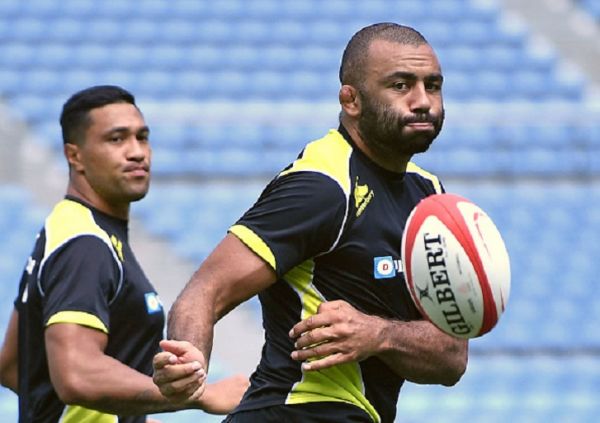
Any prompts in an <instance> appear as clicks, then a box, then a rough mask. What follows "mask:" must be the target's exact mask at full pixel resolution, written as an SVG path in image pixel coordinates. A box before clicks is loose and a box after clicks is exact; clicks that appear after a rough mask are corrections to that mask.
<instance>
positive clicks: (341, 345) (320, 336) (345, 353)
mask: <svg viewBox="0 0 600 423" xmlns="http://www.w3.org/2000/svg"><path fill="white" fill-rule="evenodd" d="M382 321H383V319H381V318H379V317H376V316H370V315H367V314H364V313H361V312H360V311H358V310H357V309H355V308H354V307H353V306H351V305H350V304H348V303H347V302H346V301H342V300H337V301H330V302H325V303H322V304H321V305H320V306H319V308H318V310H317V314H314V315H313V316H310V317H308V318H306V319H304V320H302V321H301V322H299V323H297V324H296V325H295V326H294V327H293V328H292V330H291V331H290V333H289V335H290V337H291V338H293V339H295V341H296V342H295V347H296V350H295V351H293V352H292V355H291V357H292V359H294V360H297V361H302V362H303V363H302V369H303V370H306V371H308V370H321V369H325V368H328V367H332V366H335V365H338V364H342V363H348V362H352V361H361V360H364V359H365V358H367V357H369V356H371V355H373V354H374V353H375V352H376V351H377V350H378V347H379V345H380V337H381V331H380V329H381V325H380V324H381V322H382Z"/></svg>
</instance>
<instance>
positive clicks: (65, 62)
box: [0, 39, 557, 80]
mask: <svg viewBox="0 0 600 423" xmlns="http://www.w3.org/2000/svg"><path fill="white" fill-rule="evenodd" d="M2 50H3V51H4V52H5V54H4V55H3V56H2V57H0V66H3V67H7V68H11V69H16V70H19V71H21V72H27V71H29V70H31V69H37V68H41V69H44V70H48V71H51V70H60V71H65V72H70V74H73V75H74V76H76V75H77V73H81V74H85V73H91V74H95V73H98V72H100V71H103V70H112V69H114V68H115V63H117V64H118V67H119V68H120V69H124V70H129V71H134V72H136V73H138V74H139V73H143V72H144V69H147V68H150V69H153V70H154V71H165V72H173V73H178V74H181V73H182V70H188V71H189V70H192V71H193V70H198V72H197V73H198V74H199V75H198V77H199V78H200V77H201V75H200V74H201V73H206V72H214V71H219V70H223V69H224V68H230V69H236V70H238V71H240V72H242V71H244V72H246V71H249V72H254V73H256V72H257V71H262V70H264V69H269V71H271V72H273V73H277V72H289V71H296V70H298V69H310V70H312V71H318V72H322V71H323V72H329V71H332V70H335V69H336V68H337V67H338V66H339V62H340V54H341V51H340V46H327V45H320V44H317V43H315V44H308V43H307V44H306V45H299V46H288V45H285V44H283V43H279V42H278V41H273V43H272V44H270V45H266V46H262V47H260V48H259V47H258V46H255V45H253V44H249V43H248V42H247V41H245V40H244V39H240V41H239V44H233V45H230V46H227V48H224V46H222V45H217V44H205V43H201V42H196V43H194V44H193V45H190V46H186V47H185V48H181V47H178V46H176V45H174V43H172V42H169V40H159V42H158V43H156V44H152V45H149V46H147V47H146V46H144V47H143V48H142V47H140V46H139V45H136V44H134V43H131V42H129V43H126V44H118V45H116V46H115V45H113V44H111V43H98V42H93V41H91V42H90V41H86V40H83V41H81V42H79V43H77V44H74V45H73V44H69V43H66V42H49V43H48V44H47V45H46V47H45V48H44V49H43V50H41V51H40V49H39V45H38V43H37V42H27V41H23V40H20V39H19V40H18V41H14V42H8V41H5V42H4V43H3V46H2ZM436 53H437V55H438V57H439V59H440V62H441V63H442V65H443V66H444V69H446V68H447V69H451V70H453V71H455V72H474V73H475V74H476V75H481V74H482V73H483V72H496V73H505V72H506V71H509V70H514V68H515V67H517V66H518V67H522V68H524V69H525V70H528V71H539V72H550V71H551V70H552V68H553V66H555V64H556V63H557V57H556V54H555V53H553V52H552V51H544V50H541V51H536V50H530V49H518V48H513V47H510V46H501V45H498V46H485V47H478V46H466V45H463V44H454V43H453V44H450V45H442V46H440V47H438V48H436ZM74 70H75V71H74ZM28 76H30V75H28ZM504 76H506V75H505V74H504ZM513 76H514V75H511V78H510V79H511V80H512V77H513Z"/></svg>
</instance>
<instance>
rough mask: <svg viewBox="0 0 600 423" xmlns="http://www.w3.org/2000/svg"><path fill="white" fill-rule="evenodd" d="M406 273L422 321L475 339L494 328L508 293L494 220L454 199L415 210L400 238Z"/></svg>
mask: <svg viewBox="0 0 600 423" xmlns="http://www.w3.org/2000/svg"><path fill="white" fill-rule="evenodd" d="M401 257H402V267H403V271H404V278H405V281H406V284H407V287H408V290H409V292H410V295H411V297H412V299H413V301H414V303H415V305H416V306H417V308H418V309H419V310H420V312H421V314H422V315H423V317H425V318H426V319H428V320H429V321H431V322H432V323H433V324H434V325H436V326H437V327H438V328H440V329H441V330H442V331H444V332H446V333H448V334H450V335H453V336H456V337H459V338H475V337H478V336H481V335H483V334H485V333H487V332H489V331H490V330H492V328H494V326H495V325H496V323H498V320H499V319H500V316H501V315H502V313H503V312H504V309H505V307H506V303H507V301H508V296H509V293H510V262H509V258H508V252H507V251H506V247H505V245H504V241H503V240H502V237H501V236H500V232H499V231H498V229H497V228H496V225H495V224H494V222H492V219H490V217H489V216H488V215H487V214H486V213H485V212H484V211H483V210H482V209H481V208H480V207H478V206H477V205H475V204H474V203H473V202H471V201H469V200H467V199H466V198H463V197H461V196H458V195H455V194H435V195H431V196H429V197H426V198H424V199H423V200H421V201H420V202H419V203H418V204H417V205H416V207H415V208H414V209H413V210H412V212H411V214H410V216H409V217H408V220H407V221H406V226H405V228H404V233H403V234H402V252H401Z"/></svg>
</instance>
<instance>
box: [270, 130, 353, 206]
mask: <svg viewBox="0 0 600 423" xmlns="http://www.w3.org/2000/svg"><path fill="white" fill-rule="evenodd" d="M351 153H352V147H351V146H350V144H348V142H347V141H346V140H345V139H344V137H343V136H342V134H340V133H339V132H338V131H336V130H335V129H331V130H330V131H329V132H328V133H327V135H325V136H324V137H323V138H320V139H318V140H316V141H313V142H311V143H309V144H307V145H306V147H305V148H304V154H303V155H302V157H300V158H299V159H297V160H296V161H295V162H294V163H293V164H292V166H291V167H290V168H289V169H287V170H284V171H283V172H281V173H280V176H284V175H287V174H289V173H293V172H301V171H311V172H318V173H323V174H325V175H327V176H329V177H330V178H331V179H333V180H334V181H336V182H337V183H338V185H339V186H340V187H341V188H342V190H343V191H344V193H345V194H346V195H348V194H349V192H350V172H349V167H350V154H351Z"/></svg>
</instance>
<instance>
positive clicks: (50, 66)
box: [0, 0, 600, 423]
mask: <svg viewBox="0 0 600 423" xmlns="http://www.w3.org/2000/svg"><path fill="white" fill-rule="evenodd" d="M379 21H394V22H398V23H402V24H407V25H411V26H414V27H415V28H416V29H418V30H420V31H421V32H422V33H423V34H424V35H425V37H426V38H427V39H428V40H429V41H430V43H431V44H432V45H433V46H434V48H435V49H436V51H437V53H438V55H439V58H440V61H441V64H442V67H443V71H444V76H445V82H444V95H445V102H446V109H447V110H446V111H447V113H446V124H445V128H444V130H443V131H442V134H441V135H440V137H439V138H438V140H437V141H436V142H435V143H434V145H433V147H432V148H431V150H430V151H429V152H428V153H426V154H424V155H419V156H416V157H415V158H414V160H415V162H416V163H417V164H419V165H421V166H422V167H424V168H426V169H427V170H429V171H431V172H433V173H435V174H437V175H438V176H440V177H441V179H442V180H443V181H444V184H445V186H446V189H447V191H450V192H455V193H458V194H461V195H463V196H466V197H467V198H470V199H471V200H473V201H474V202H476V203H477V204H479V205H480V206H481V207H482V208H483V209H484V210H486V211H487V212H488V213H489V214H490V216H491V217H492V219H493V220H494V221H495V222H496V224H497V226H498V227H499V229H500V231H501V233H502V234H503V237H504V239H505V242H506V244H507V248H508V250H509V253H510V256H511V260H512V272H513V280H512V292H511V297H510V300H509V303H508V308H507V310H506V313H505V315H504V316H503V318H502V319H501V321H500V323H499V325H498V326H497V327H496V329H495V330H494V331H493V332H491V333H489V334H487V335H486V336H484V337H482V338H481V339H476V340H473V341H472V342H471V354H470V362H469V368H468V370H467V373H466V374H465V376H464V377H463V378H462V380H461V381H460V383H459V384H458V385H456V386H455V387H453V388H443V387H436V386H418V385H414V384H410V383H407V384H406V385H405V387H404V388H403V390H402V393H401V396H400V400H399V403H398V421H401V422H415V423H416V422H431V421H440V420H442V419H443V420H444V421H446V422H464V421H472V422H483V421H485V422H506V421H516V422H589V421H595V420H596V419H597V416H598V415H599V414H600V396H599V395H600V331H599V330H598V329H597V327H598V323H599V322H600V298H599V297H600V289H599V288H598V286H599V282H598V275H600V261H599V260H598V252H599V251H600V249H599V248H600V247H599V245H600V207H599V206H600V184H599V183H598V182H599V180H600V94H599V93H600V91H599V88H598V87H599V86H600V42H598V40H600V1H598V0H529V1H526V2H523V1H518V0H369V1H360V0H329V1H325V0H323V1H319V0H295V1H292V0H221V1H208V0H203V1H201V0H143V1H133V0H127V1H126V0H105V1H93V0H28V1H21V0H0V301H1V303H0V304H1V315H0V330H2V332H4V329H5V327H6V323H7V320H8V317H9V314H10V311H11V309H12V301H13V298H14V296H15V294H16V290H17V285H18V280H19V277H20V274H21V271H22V268H23V265H24V263H25V260H26V258H27V256H28V254H29V252H30V249H31V247H32V244H33V240H34V237H35V234H36V232H37V231H38V230H39V228H40V226H41V225H42V223H43V219H44V217H45V215H46V213H47V212H48V211H49V210H50V207H51V206H52V205H53V203H54V202H56V201H58V200H59V199H60V198H61V197H62V195H63V194H64V189H65V187H66V172H67V167H66V164H65V162H64V159H63V158H62V155H61V154H62V151H61V145H62V142H61V137H60V127H59V124H58V118H59V114H60V110H61V107H62V104H63V102H64V101H65V100H66V99H67V98H68V97H69V96H70V95H71V94H72V93H74V92H75V91H78V90H80V89H82V88H85V87H87V86H90V85H95V84H118V85H122V86H123V87H125V88H127V89H129V90H130V91H132V92H133V93H134V94H135V95H136V97H137V99H138V102H139V105H140V107H141V109H142V111H143V112H144V114H145V117H146V120H147V122H148V123H149V125H150V127H151V141H152V144H153V149H154V157H153V182H152V187H151V190H150V194H149V195H148V197H147V198H146V199H145V200H143V201H141V202H140V203H137V204H135V205H134V208H133V220H132V229H131V236H132V244H133V247H134V250H135V251H136V253H137V255H138V258H139V259H140V261H141V262H142V264H143V266H144V267H145V269H146V272H147V273H148V275H149V276H150V278H151V279H152V280H153V282H154V284H155V285H156V287H157V289H158V291H159V292H160V293H161V296H162V300H163V302H164V304H165V306H166V307H167V308H168V307H169V306H170V304H171V303H172V301H173V299H174V298H175V296H176V295H177V293H178V292H179V291H180V289H181V288H182V287H183V285H184V284H185V282H186V281H187V280H188V278H189V276H190V275H191V273H192V272H193V271H194V270H195V268H196V267H197V266H198V264H199V263H200V262H201V261H202V260H203V258H204V257H205V256H206V255H207V253H208V252H209V251H210V250H211V249H212V247H213V246H214V245H216V243H217V242H218V241H219V240H220V239H221V238H222V237H223V236H224V234H225V231H226V229H227V227H228V226H229V225H230V224H231V223H233V222H234V221H235V220H236V218H237V217H239V216H240V215H241V213H243V212H244V211H245V210H246V209H247V208H248V207H249V206H251V205H252V203H253V201H254V199H255V197H256V196H257V195H258V193H259V192H260V190H261V189H262V187H263V185H264V184H265V183H266V182H267V181H268V180H269V179H270V178H271V177H272V176H274V175H275V174H276V173H277V172H278V171H279V170H280V169H281V168H282V167H283V166H285V165H286V164H287V163H288V162H289V161H290V160H291V159H292V158H294V157H295V156H296V155H297V153H298V152H299V150H300V149H301V147H302V146H303V145H304V144H305V143H306V142H307V141H310V140H312V139H316V138H318V137H320V136H322V135H323V134H324V133H325V132H326V131H327V130H328V129H329V128H334V127H337V115H338V110H339V105H338V103H337V91H338V87H339V82H338V79H337V73H338V68H339V63H340V58H341V55H342V51H343V49H344V47H345V45H346V43H347V41H348V40H349V38H350V37H351V35H352V34H353V33H355V32H356V31H357V30H358V29H360V28H362V27H363V26H366V25H369V24H371V23H375V22H379ZM262 336H263V335H262V329H261V325H260V310H259V307H258V303H257V301H255V300H251V301H250V302H249V303H247V304H246V305H244V306H243V307H241V308H240V309H237V310H235V311H234V312H232V313H231V314H230V315H229V316H227V317H226V318H225V319H224V321H222V322H220V323H219V325H218V326H217V340H216V346H215V353H214V354H213V357H214V361H213V363H212V367H211V378H213V379H218V378H220V377H223V376H227V375H230V374H233V373H236V372H244V373H250V372H251V371H252V370H253V369H254V367H255V365H256V364H257V362H258V356H259V350H260V346H261V344H262ZM0 416H2V421H7V422H8V421H16V419H17V417H16V416H17V399H16V396H15V395H14V394H12V393H11V392H10V391H8V390H6V389H4V388H0ZM157 417H159V418H160V419H161V420H162V421H163V422H165V423H186V422H214V421H220V418H216V417H214V416H209V415H206V414H204V413H202V412H198V411H186V412H181V413H175V414H170V415H167V414H164V415H160V416H157Z"/></svg>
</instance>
